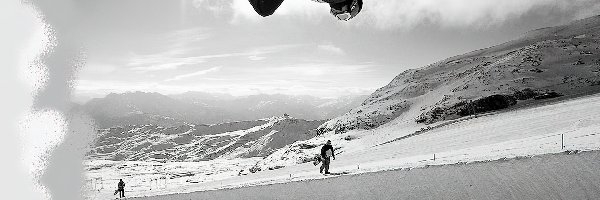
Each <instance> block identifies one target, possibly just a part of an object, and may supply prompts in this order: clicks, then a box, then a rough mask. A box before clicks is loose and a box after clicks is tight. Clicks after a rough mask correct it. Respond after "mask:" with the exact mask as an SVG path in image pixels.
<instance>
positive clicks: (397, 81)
mask: <svg viewBox="0 0 600 200" xmlns="http://www.w3.org/2000/svg"><path fill="white" fill-rule="evenodd" d="M599 48H600V16H597V17H592V18H588V19H584V20H579V21H575V22H573V23H571V24H568V25H564V26H558V27H552V28H544V29H539V30H535V31H531V32H529V33H527V34H525V35H524V36H523V37H521V38H519V39H516V40H513V41H510V42H507V43H504V44H501V45H497V46H494V47H490V48H487V49H482V50H478V51H474V52H470V53H467V54H464V55H460V56H455V57H452V58H448V59H445V60H442V61H439V62H437V63H434V64H431V65H429V66H426V67H423V68H420V69H414V70H408V71H405V72H403V73H401V74H399V75H398V76H396V77H395V78H394V79H393V80H392V81H391V82H390V83H389V84H388V85H386V86H385V87H382V88H380V89H378V90H377V91H375V92H374V93H373V94H371V96H370V97H369V98H368V99H367V100H366V101H365V102H364V103H363V104H362V105H361V106H359V107H357V108H354V109H352V110H351V111H350V112H348V113H346V114H344V115H342V116H340V117H337V118H335V119H333V120H330V121H328V122H327V123H325V124H324V125H322V126H321V127H320V128H319V129H320V132H322V133H324V132H329V131H336V132H345V131H348V130H353V129H372V128H376V127H379V126H381V125H383V124H386V123H388V122H390V121H392V120H394V119H396V118H398V117H402V118H405V119H413V121H414V122H417V123H424V124H431V123H435V122H439V121H444V120H452V119H456V118H460V117H463V116H468V115H473V114H477V113H484V112H488V111H493V110H499V109H505V108H509V107H515V106H520V105H524V104H527V105H535V104H539V103H543V102H544V101H542V99H548V98H555V97H559V96H562V98H561V99H568V98H572V97H576V96H580V95H585V94H593V93H596V92H599V91H600V50H599Z"/></svg>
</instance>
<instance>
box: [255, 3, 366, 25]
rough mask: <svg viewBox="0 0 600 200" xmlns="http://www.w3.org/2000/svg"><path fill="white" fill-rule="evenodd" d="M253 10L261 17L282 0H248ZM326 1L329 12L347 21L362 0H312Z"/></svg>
mask: <svg viewBox="0 0 600 200" xmlns="http://www.w3.org/2000/svg"><path fill="white" fill-rule="evenodd" d="M249 1H250V4H251V5H252V7H254V10H255V11H256V12H257V13H258V14H259V15H260V16H263V17H266V16H269V15H272V14H273V13H275V10H277V8H279V6H280V5H281V3H283V1H284V0H249ZM313 1H316V2H319V3H328V4H329V7H330V8H331V9H330V10H329V12H330V13H331V14H332V15H333V16H335V17H336V18H337V19H339V20H343V21H348V20H350V19H352V18H354V17H355V16H356V15H358V13H360V11H361V10H362V5H363V1H362V0H313Z"/></svg>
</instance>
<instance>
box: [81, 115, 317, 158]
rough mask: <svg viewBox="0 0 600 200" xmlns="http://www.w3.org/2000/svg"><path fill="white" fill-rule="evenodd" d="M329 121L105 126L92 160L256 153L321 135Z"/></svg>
mask: <svg viewBox="0 0 600 200" xmlns="http://www.w3.org/2000/svg"><path fill="white" fill-rule="evenodd" d="M322 123H323V121H306V120H301V119H295V118H291V117H289V116H282V117H272V118H269V119H263V120H257V121H241V122H231V123H223V124H216V125H181V126H177V127H169V128H165V127H161V126H157V125H130V126H124V127H115V128H110V129H102V130H99V137H98V138H97V139H96V142H95V147H94V148H93V150H92V151H91V152H90V153H89V154H88V157H89V158H90V159H95V160H114V161H125V160H127V161H158V162H165V161H203V160H212V159H216V158H250V157H262V156H267V155H269V154H270V153H271V152H273V151H275V150H276V149H279V148H281V147H284V146H285V145H288V144H291V143H293V142H295V141H299V140H307V139H310V138H312V137H314V136H316V131H315V129H316V127H317V126H319V125H320V124H322Z"/></svg>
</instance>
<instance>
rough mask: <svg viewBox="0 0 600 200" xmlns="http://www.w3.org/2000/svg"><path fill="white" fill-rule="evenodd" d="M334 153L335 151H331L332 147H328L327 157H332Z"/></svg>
mask: <svg viewBox="0 0 600 200" xmlns="http://www.w3.org/2000/svg"><path fill="white" fill-rule="evenodd" d="M332 155H333V151H331V149H327V151H325V158H330V157H331V156H332Z"/></svg>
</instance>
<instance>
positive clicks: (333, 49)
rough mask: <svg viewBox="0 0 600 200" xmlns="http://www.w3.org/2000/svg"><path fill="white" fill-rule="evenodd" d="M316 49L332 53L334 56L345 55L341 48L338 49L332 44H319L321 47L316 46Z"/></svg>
mask: <svg viewBox="0 0 600 200" xmlns="http://www.w3.org/2000/svg"><path fill="white" fill-rule="evenodd" d="M317 48H318V49H319V50H321V51H325V52H328V53H333V54H336V55H345V54H346V52H344V50H343V49H342V48H339V47H337V46H335V45H333V44H321V45H318V46H317Z"/></svg>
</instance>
